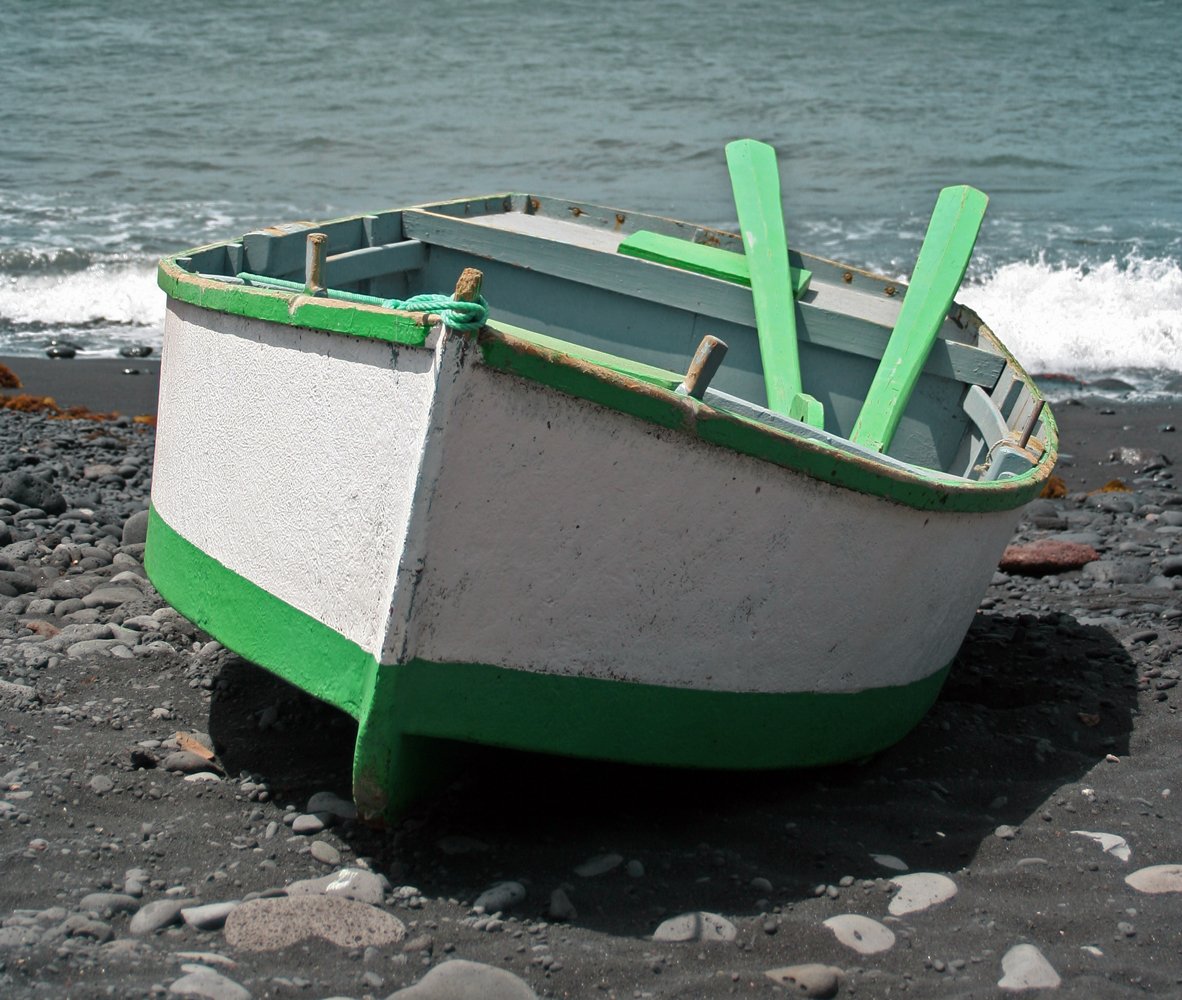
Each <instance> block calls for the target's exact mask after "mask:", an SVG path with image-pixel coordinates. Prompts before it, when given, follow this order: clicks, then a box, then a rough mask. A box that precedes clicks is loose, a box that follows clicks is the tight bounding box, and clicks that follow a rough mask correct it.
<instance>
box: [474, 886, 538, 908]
mask: <svg viewBox="0 0 1182 1000" xmlns="http://www.w3.org/2000/svg"><path fill="white" fill-rule="evenodd" d="M523 899H525V886H523V885H522V884H521V883H520V882H498V883H497V884H496V885H493V886H490V887H489V888H488V889H485V890H484V892H482V893H481V894H480V895H479V896H477V897H476V902H474V903H473V904H472V908H473V909H474V910H479V911H481V912H483V913H497V912H498V911H500V910H507V909H509V908H510V907H512V906H515V905H516V904H517V903H520V902H521V901H522V900H523Z"/></svg>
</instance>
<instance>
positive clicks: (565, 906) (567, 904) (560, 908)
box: [546, 888, 579, 920]
mask: <svg viewBox="0 0 1182 1000" xmlns="http://www.w3.org/2000/svg"><path fill="white" fill-rule="evenodd" d="M546 915H547V916H548V917H549V918H550V919H551V920H574V919H575V917H577V916H578V915H579V911H578V910H576V909H575V904H574V903H572V902H571V901H570V897H569V896H568V895H567V894H566V890H564V889H561V888H558V889H555V890H554V891H553V892H552V893H550V906H549V907H548V908H547V910H546Z"/></svg>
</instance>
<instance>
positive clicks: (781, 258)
mask: <svg viewBox="0 0 1182 1000" xmlns="http://www.w3.org/2000/svg"><path fill="white" fill-rule="evenodd" d="M726 163H727V168H728V170H729V172H730V177H731V189H732V191H733V192H734V196H735V208H736V209H737V210H738V214H739V229H740V232H741V233H742V235H743V252H744V255H745V256H746V258H747V266H748V270H749V272H750V277H751V295H752V298H753V299H754V302H755V327H756V331H757V333H758V335H759V353H760V358H761V360H762V362H763V378H764V386H765V388H766V390H767V399H768V409H770V410H773V411H775V412H776V413H781V414H784V415H785V416H792V415H793V410H794V409H795V410H796V411H797V412H803V413H805V414H807V415H809V416H810V417H811V418H812V419H814V420H815V419H816V414H817V413H818V412H819V411H820V404H818V403H816V400H812V403H814V404H816V405H813V406H803V407H802V406H798V405H797V404H796V400H797V397H800V396H802V395H803V393H802V392H801V382H800V355H799V349H798V347H797V342H796V304H795V302H794V300H793V295H792V279H791V274H790V271H789V267H788V237H787V235H786V233H785V231H784V211H783V208H782V206H781V203H780V172H779V168H778V167H777V166H776V151H775V150H774V149H772V147H771V146H769V145H768V144H767V143H764V142H758V141H757V140H755V139H739V140H736V141H735V142H731V143H728V144H727V147H726ZM808 398H810V399H811V397H808ZM795 419H799V418H795ZM822 422H823V421H822ZM815 426H820V424H816V425H815Z"/></svg>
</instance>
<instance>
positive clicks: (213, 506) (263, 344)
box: [152, 300, 435, 654]
mask: <svg viewBox="0 0 1182 1000" xmlns="http://www.w3.org/2000/svg"><path fill="white" fill-rule="evenodd" d="M434 364H435V355H434V353H433V352H432V351H430V350H426V349H422V348H411V347H401V346H399V347H395V346H394V345H391V344H386V343H382V342H379V341H375V340H363V339H359V338H354V337H346V336H341V335H339V334H326V333H321V332H317V331H313V330H305V329H299V328H294V327H289V326H278V325H276V324H271V323H266V322H263V321H261V320H252V319H244V318H242V317H238V316H232V315H228V314H224V313H218V312H211V311H209V310H205V309H200V308H198V307H196V306H191V305H187V304H185V303H181V302H177V301H173V300H170V301H169V304H168V312H167V315H166V318H165V326H164V353H163V360H162V364H161V372H160V394H161V407H160V416H159V426H158V427H157V431H156V466H155V474H154V477H153V486H152V502H153V504H154V505H155V506H156V508H157V510H158V511H159V512H160V514H161V516H163V517H164V519H165V520H166V521H167V522H168V523H169V524H170V525H171V526H172V527H173V528H174V529H175V530H176V531H177V532H179V533H180V534H181V535H182V536H183V537H184V538H186V539H187V540H188V541H190V542H192V543H193V544H194V545H196V546H197V547H198V548H200V549H202V550H203V551H204V552H206V553H207V554H208V555H211V556H213V557H214V558H215V559H217V560H218V561H219V562H221V563H222V564H223V565H224V566H226V567H228V568H229V569H231V570H233V571H234V572H236V573H238V574H239V575H241V576H243V577H245V578H246V579H248V580H250V581H251V582H253V583H255V584H257V585H258V586H260V587H262V588H263V589H265V590H267V591H269V592H270V593H272V594H274V595H275V596H276V597H278V598H280V599H281V600H283V601H286V602H287V603H288V604H291V605H293V606H294V607H296V608H298V609H299V610H301V611H303V612H305V613H307V614H309V615H311V616H313V617H314V618H317V619H318V620H320V621H322V622H324V623H325V624H326V625H328V626H330V627H331V628H333V629H335V630H337V631H338V632H340V633H341V634H342V635H344V636H346V637H347V638H349V639H351V640H353V641H354V642H356V643H358V644H359V645H360V646H361V647H362V648H364V649H366V650H369V651H371V652H373V653H375V654H376V653H377V652H378V650H379V649H380V647H381V642H382V638H383V636H384V634H385V630H386V618H387V614H388V612H389V607H390V601H391V597H392V593H393V589H394V580H395V570H396V567H397V566H398V564H399V561H400V557H401V554H402V549H403V542H404V537H405V534H406V527H407V522H408V519H409V516H410V507H411V497H412V495H413V491H414V485H415V480H416V477H417V475H418V469H419V460H420V456H421V454H422V451H423V440H424V438H425V435H426V428H427V421H428V414H429V407H430V400H431V397H432V394H433V391H434V385H435V373H434Z"/></svg>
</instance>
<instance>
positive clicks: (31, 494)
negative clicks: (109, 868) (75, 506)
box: [0, 469, 66, 514]
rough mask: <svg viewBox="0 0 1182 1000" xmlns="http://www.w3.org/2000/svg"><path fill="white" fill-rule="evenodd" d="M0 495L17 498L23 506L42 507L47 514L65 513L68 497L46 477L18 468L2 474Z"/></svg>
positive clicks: (11, 498)
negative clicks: (56, 488) (42, 477)
mask: <svg viewBox="0 0 1182 1000" xmlns="http://www.w3.org/2000/svg"><path fill="white" fill-rule="evenodd" d="M0 497H8V498H9V499H10V500H15V501H16V502H17V503H19V504H20V505H21V506H22V507H40V508H41V509H42V510H43V511H45V513H46V514H64V513H65V510H66V498H65V497H63V496H62V495H61V494H60V493H59V492H58V491H57V490H55V489H54V488H53V487H52V486H50V485H49V483H47V482H46V481H45V480H44V479H41V478H39V477H37V476H34V475H32V474H31V473H28V472H25V471H24V470H23V469H16V470H14V471H12V472H5V473H4V474H3V475H0Z"/></svg>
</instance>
